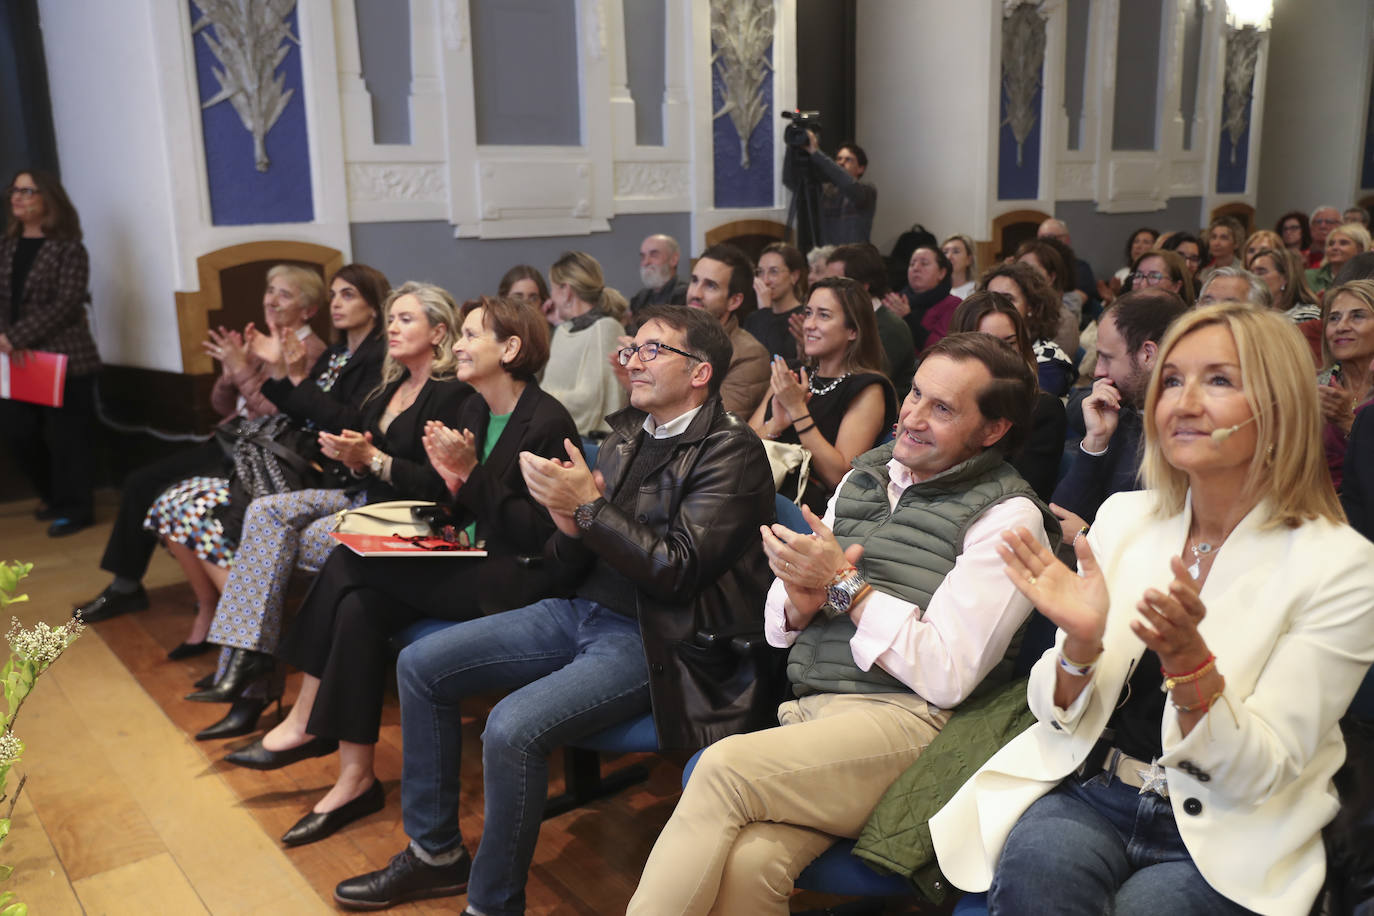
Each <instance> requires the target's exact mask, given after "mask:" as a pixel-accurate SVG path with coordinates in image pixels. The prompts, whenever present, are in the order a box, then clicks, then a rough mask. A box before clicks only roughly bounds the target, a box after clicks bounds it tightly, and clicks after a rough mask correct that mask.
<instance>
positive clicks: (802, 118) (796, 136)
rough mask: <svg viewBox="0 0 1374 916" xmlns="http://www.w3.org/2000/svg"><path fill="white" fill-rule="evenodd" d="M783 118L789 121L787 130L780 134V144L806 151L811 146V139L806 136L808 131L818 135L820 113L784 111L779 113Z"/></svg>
mask: <svg viewBox="0 0 1374 916" xmlns="http://www.w3.org/2000/svg"><path fill="white" fill-rule="evenodd" d="M780 114H781V115H782V117H783V118H786V119H787V120H788V121H791V122H792V123H791V124H788V125H787V128H786V129H785V130H784V131H783V132H782V142H783V143H785V144H787V145H788V146H795V147H798V148H800V149H806V147H808V146H810V145H811V138H810V137H808V136H807V135H806V132H807V131H808V130H812V131H815V132H816V133H820V130H821V113H820V112H819V111H801V110H800V109H798V110H797V111H784V112H780Z"/></svg>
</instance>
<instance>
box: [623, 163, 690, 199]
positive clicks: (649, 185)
mask: <svg viewBox="0 0 1374 916" xmlns="http://www.w3.org/2000/svg"><path fill="white" fill-rule="evenodd" d="M687 192H688V177H687V163H685V162H617V163H616V164H615V196H616V197H684V196H686V194H687Z"/></svg>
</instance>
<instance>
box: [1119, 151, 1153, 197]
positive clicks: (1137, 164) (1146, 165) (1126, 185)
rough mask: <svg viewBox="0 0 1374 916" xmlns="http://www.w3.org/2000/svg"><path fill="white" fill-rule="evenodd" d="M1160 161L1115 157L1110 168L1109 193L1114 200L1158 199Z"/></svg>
mask: <svg viewBox="0 0 1374 916" xmlns="http://www.w3.org/2000/svg"><path fill="white" fill-rule="evenodd" d="M1159 179H1160V163H1158V162H1157V161H1155V160H1153V159H1114V160H1112V162H1111V165H1110V167H1109V169H1108V178H1107V193H1108V196H1109V197H1110V199H1111V200H1114V201H1157V200H1159V199H1160V198H1161V196H1162V195H1161V194H1160V193H1159Z"/></svg>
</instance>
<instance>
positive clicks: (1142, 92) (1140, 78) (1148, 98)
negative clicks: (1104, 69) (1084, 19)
mask: <svg viewBox="0 0 1374 916" xmlns="http://www.w3.org/2000/svg"><path fill="white" fill-rule="evenodd" d="M1163 12H1164V11H1163V2H1162V0H1131V2H1130V3H1123V4H1121V18H1120V20H1119V22H1118V26H1117V43H1116V107H1115V109H1114V111H1113V113H1112V149H1119V150H1152V149H1155V148H1156V146H1157V143H1156V140H1155V122H1156V120H1157V118H1156V112H1157V111H1158V109H1159V104H1158V85H1159V39H1160V33H1161V23H1162V22H1163Z"/></svg>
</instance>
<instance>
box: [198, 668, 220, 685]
mask: <svg viewBox="0 0 1374 916" xmlns="http://www.w3.org/2000/svg"><path fill="white" fill-rule="evenodd" d="M218 673H219V671H218V669H216V670H214V671H211V672H210V673H209V674H207V675H205V677H203V678H201V679H200V680H198V681H196V682H195V683H194V684H192V685H191V686H192V687H195V688H197V689H199V690H204V689H205V688H206V687H213V686H215V675H216V674H218Z"/></svg>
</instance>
